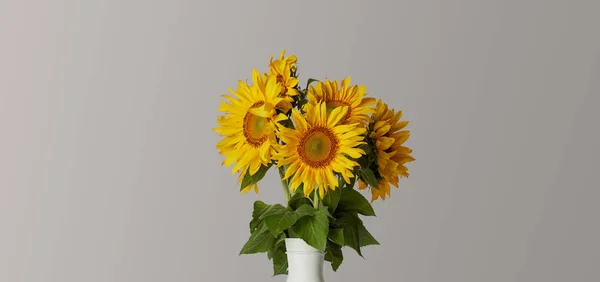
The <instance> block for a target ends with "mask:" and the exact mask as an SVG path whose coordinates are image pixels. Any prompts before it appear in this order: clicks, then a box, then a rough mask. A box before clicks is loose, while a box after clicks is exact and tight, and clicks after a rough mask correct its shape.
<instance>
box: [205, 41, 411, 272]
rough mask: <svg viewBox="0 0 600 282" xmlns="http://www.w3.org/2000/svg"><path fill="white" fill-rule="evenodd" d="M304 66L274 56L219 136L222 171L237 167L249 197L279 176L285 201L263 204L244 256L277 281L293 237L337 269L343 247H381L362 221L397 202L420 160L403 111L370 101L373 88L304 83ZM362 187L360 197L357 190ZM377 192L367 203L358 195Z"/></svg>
mask: <svg viewBox="0 0 600 282" xmlns="http://www.w3.org/2000/svg"><path fill="white" fill-rule="evenodd" d="M296 64H297V58H296V57H295V56H293V55H292V56H287V57H286V56H285V50H284V51H283V52H282V53H281V55H280V57H279V58H278V59H275V60H274V59H273V57H271V59H270V61H269V70H268V72H267V73H261V72H259V71H258V70H256V69H254V70H253V72H252V82H251V83H250V82H247V81H241V80H240V81H239V82H238V87H237V90H233V89H229V91H230V92H231V95H223V96H222V97H223V99H224V100H223V101H221V102H220V107H219V111H220V112H222V113H223V114H222V115H221V116H219V117H218V119H217V123H218V126H217V127H216V128H215V129H214V131H216V132H217V133H218V134H219V135H220V136H221V137H222V140H221V141H220V142H218V143H217V149H218V150H219V152H220V154H221V155H223V156H224V158H225V159H224V161H223V165H225V166H233V167H232V174H233V175H235V174H237V175H238V183H239V185H240V191H241V192H242V193H246V192H248V191H251V190H254V191H255V192H256V193H258V184H259V182H260V180H261V179H262V178H263V177H264V176H265V174H266V173H267V171H268V170H269V169H275V170H277V171H278V172H279V176H280V178H281V184H282V188H283V189H282V190H283V194H284V195H285V199H286V202H285V204H284V205H281V204H266V203H264V202H262V201H256V202H255V203H254V211H253V213H252V220H251V221H250V238H249V240H248V242H247V243H246V244H245V245H244V246H243V247H242V250H241V252H240V254H254V253H267V256H268V258H269V259H271V260H272V261H273V269H274V274H275V275H277V274H286V273H287V269H288V262H287V258H286V249H285V248H286V247H285V244H284V240H285V239H286V238H301V239H302V240H304V241H305V242H306V243H307V244H308V245H310V246H312V247H313V248H315V249H317V250H320V251H321V252H323V253H324V259H325V260H326V261H329V262H330V263H331V266H332V268H333V270H334V271H335V270H337V269H338V268H339V266H340V264H341V263H342V260H343V254H342V247H344V246H347V247H350V248H352V249H354V250H355V251H356V252H357V253H358V254H359V255H361V256H362V253H361V247H365V246H368V245H378V244H379V243H378V242H377V240H375V238H374V237H373V236H372V235H371V234H370V233H369V231H367V229H366V228H365V226H364V225H363V221H362V220H361V218H360V216H359V215H361V216H375V212H374V210H373V207H372V205H371V203H372V202H373V201H375V200H378V199H381V200H385V199H386V197H389V196H390V185H393V186H395V187H398V180H399V178H401V177H408V169H407V167H406V166H405V165H406V164H407V163H408V162H411V161H414V160H415V159H414V158H413V157H412V156H411V155H410V154H411V152H412V150H411V149H410V148H408V147H406V146H404V143H405V141H406V140H407V139H408V138H409V136H410V132H409V131H408V130H406V129H405V127H406V126H407V124H408V121H403V120H401V117H402V112H401V111H395V110H394V109H391V108H388V106H387V105H386V104H385V103H383V102H382V100H376V99H375V98H372V97H367V92H366V88H365V86H358V85H352V84H351V79H350V77H348V78H346V79H344V80H341V81H340V82H339V83H338V81H336V80H333V81H330V80H329V79H325V80H324V81H319V80H316V79H308V80H307V83H306V87H304V88H302V87H301V86H300V85H299V81H298V70H297V66H296ZM355 187H357V188H358V189H355ZM365 189H369V190H370V197H371V200H370V201H369V200H367V199H366V198H365V197H364V196H363V195H362V193H361V192H360V191H359V190H365Z"/></svg>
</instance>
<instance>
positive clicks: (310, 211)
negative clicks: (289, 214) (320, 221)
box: [295, 204, 317, 217]
mask: <svg viewBox="0 0 600 282" xmlns="http://www.w3.org/2000/svg"><path fill="white" fill-rule="evenodd" d="M316 211H317V210H315V208H313V206H312V205H310V204H304V205H302V206H300V207H299V208H298V209H296V211H295V212H296V213H297V214H298V215H299V216H300V217H303V216H307V215H308V216H315V213H316Z"/></svg>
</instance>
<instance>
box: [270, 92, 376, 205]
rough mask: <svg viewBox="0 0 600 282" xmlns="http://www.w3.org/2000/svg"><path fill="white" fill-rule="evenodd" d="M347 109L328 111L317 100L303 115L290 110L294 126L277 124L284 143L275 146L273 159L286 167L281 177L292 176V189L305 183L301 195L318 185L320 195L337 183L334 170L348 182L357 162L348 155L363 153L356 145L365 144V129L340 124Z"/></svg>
mask: <svg viewBox="0 0 600 282" xmlns="http://www.w3.org/2000/svg"><path fill="white" fill-rule="evenodd" d="M347 112H348V107H338V108H336V109H334V110H332V111H331V113H329V114H328V113H327V105H326V104H325V103H318V104H316V105H315V106H314V107H312V108H310V109H309V111H308V112H306V115H305V116H302V115H301V114H300V112H298V111H297V110H296V109H293V110H292V120H293V122H294V125H295V126H296V128H295V129H291V128H287V127H284V126H283V125H278V128H279V134H278V136H279V138H280V139H281V141H283V143H285V145H281V146H278V149H277V153H276V154H275V155H274V158H275V159H277V160H278V162H277V166H278V167H281V166H284V165H286V166H287V169H286V171H285V175H284V177H283V179H288V178H290V177H291V180H290V189H291V190H293V191H295V190H296V189H297V188H298V186H300V184H304V195H306V196H308V195H310V193H312V191H313V190H314V189H315V187H316V186H318V189H319V196H320V197H321V198H323V196H324V195H325V192H326V191H327V190H329V189H332V190H335V189H336V188H337V186H338V180H337V178H336V176H335V173H339V174H340V175H341V176H342V177H343V178H344V180H345V181H346V182H347V183H350V178H352V177H354V175H353V173H352V169H353V168H354V167H355V166H358V165H359V164H358V163H357V162H355V161H353V160H351V159H350V158H348V157H351V158H359V157H360V156H361V155H364V151H363V150H361V149H359V148H357V146H359V145H361V144H364V141H363V140H364V136H363V135H362V134H364V133H365V132H366V129H365V128H364V127H362V126H359V125H358V124H340V121H341V120H342V118H343V117H344V116H346V114H347Z"/></svg>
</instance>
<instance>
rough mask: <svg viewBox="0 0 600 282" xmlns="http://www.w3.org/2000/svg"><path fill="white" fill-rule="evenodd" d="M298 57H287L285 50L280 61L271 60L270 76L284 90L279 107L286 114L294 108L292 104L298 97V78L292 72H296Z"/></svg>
mask: <svg viewBox="0 0 600 282" xmlns="http://www.w3.org/2000/svg"><path fill="white" fill-rule="evenodd" d="M296 61H297V58H296V56H294V55H292V56H289V57H285V50H283V51H282V52H281V55H280V56H279V59H278V60H273V57H271V59H270V60H269V76H274V77H276V78H277V82H279V83H281V85H282V86H283V87H282V90H281V93H280V97H282V98H283V101H281V102H280V103H279V105H278V107H279V108H281V109H282V110H283V111H284V112H286V113H287V112H288V111H289V110H290V109H291V108H292V102H294V96H297V95H298V93H299V92H298V89H296V86H297V85H298V78H296V77H294V76H293V73H292V72H295V70H296Z"/></svg>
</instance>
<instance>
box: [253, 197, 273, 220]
mask: <svg viewBox="0 0 600 282" xmlns="http://www.w3.org/2000/svg"><path fill="white" fill-rule="evenodd" d="M270 206H271V205H267V204H265V202H263V201H256V202H254V210H253V211H252V218H259V217H260V215H262V214H263V213H264V212H265V211H266V210H267V209H268V208H269V207H270Z"/></svg>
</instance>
